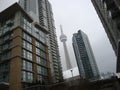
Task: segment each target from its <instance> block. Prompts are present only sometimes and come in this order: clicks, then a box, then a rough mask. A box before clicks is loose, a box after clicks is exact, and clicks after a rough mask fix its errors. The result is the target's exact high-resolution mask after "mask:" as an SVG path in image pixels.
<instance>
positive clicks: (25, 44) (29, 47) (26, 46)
mask: <svg viewBox="0 0 120 90" xmlns="http://www.w3.org/2000/svg"><path fill="white" fill-rule="evenodd" d="M22 45H23V47H24V48H26V49H27V50H30V51H32V45H31V44H30V43H28V42H26V41H24V40H23V41H22Z"/></svg>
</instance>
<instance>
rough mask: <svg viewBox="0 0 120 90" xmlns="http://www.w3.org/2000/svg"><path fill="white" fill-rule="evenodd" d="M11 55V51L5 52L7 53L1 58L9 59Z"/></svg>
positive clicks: (0, 58) (0, 57)
mask: <svg viewBox="0 0 120 90" xmlns="http://www.w3.org/2000/svg"><path fill="white" fill-rule="evenodd" d="M10 57H11V52H10V51H8V52H5V53H2V54H1V56H0V60H2V61H3V60H6V59H9V58H10Z"/></svg>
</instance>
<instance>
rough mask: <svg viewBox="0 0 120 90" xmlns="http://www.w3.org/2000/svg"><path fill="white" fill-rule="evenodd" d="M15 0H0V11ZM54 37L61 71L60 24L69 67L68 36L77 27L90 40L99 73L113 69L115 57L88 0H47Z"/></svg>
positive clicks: (76, 29) (69, 39)
mask: <svg viewBox="0 0 120 90" xmlns="http://www.w3.org/2000/svg"><path fill="white" fill-rule="evenodd" d="M15 1H18V0H0V11H1V10H3V9H4V8H6V7H7V6H9V5H10V4H12V3H13V2H15ZM49 1H50V2H51V4H52V8H53V14H54V19H55V25H56V32H57V36H58V44H59V49H60V56H61V61H62V66H63V70H66V66H65V64H63V63H65V57H64V50H63V45H62V43H61V42H60V39H59V36H60V34H61V33H60V28H59V26H60V24H62V26H63V30H64V33H65V34H66V35H67V37H68V40H67V46H68V51H69V54H70V59H71V62H72V66H73V67H76V66H77V65H76V60H75V56H74V52H73V47H72V35H73V33H77V31H78V30H79V29H81V30H82V31H83V32H85V33H86V34H87V35H88V37H89V40H90V43H91V46H92V49H93V53H94V56H95V59H96V62H97V65H98V68H99V70H100V72H115V69H116V57H115V55H114V52H113V49H112V46H111V44H110V42H109V40H108V38H107V35H106V33H105V31H104V29H103V26H102V24H101V22H100V20H99V18H98V16H97V14H96V11H95V9H94V7H93V5H92V3H91V1H90V0H49Z"/></svg>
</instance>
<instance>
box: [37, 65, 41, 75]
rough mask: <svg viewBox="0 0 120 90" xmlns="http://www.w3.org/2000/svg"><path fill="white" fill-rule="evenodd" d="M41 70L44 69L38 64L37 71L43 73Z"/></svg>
mask: <svg viewBox="0 0 120 90" xmlns="http://www.w3.org/2000/svg"><path fill="white" fill-rule="evenodd" d="M41 71H42V67H41V66H37V72H38V73H39V74H41Z"/></svg>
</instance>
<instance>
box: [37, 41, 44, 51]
mask: <svg viewBox="0 0 120 90" xmlns="http://www.w3.org/2000/svg"><path fill="white" fill-rule="evenodd" d="M35 45H36V46H37V47H39V48H40V49H41V50H43V51H45V46H44V45H43V44H41V43H40V42H38V41H35Z"/></svg>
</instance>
